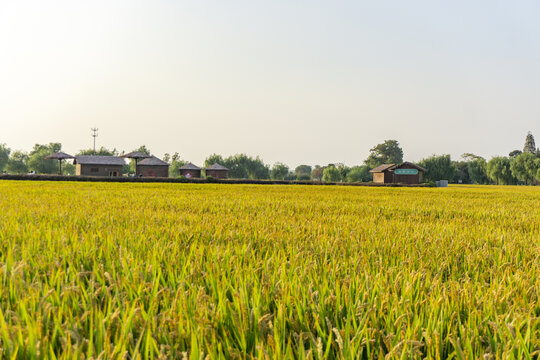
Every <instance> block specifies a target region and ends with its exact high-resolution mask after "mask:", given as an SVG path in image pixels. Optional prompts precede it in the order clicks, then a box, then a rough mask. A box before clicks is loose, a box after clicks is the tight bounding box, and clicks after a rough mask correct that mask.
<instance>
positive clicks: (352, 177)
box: [347, 165, 371, 182]
mask: <svg viewBox="0 0 540 360" xmlns="http://www.w3.org/2000/svg"><path fill="white" fill-rule="evenodd" d="M347 181H348V182H368V181H371V175H370V174H369V167H368V166H367V165H364V166H353V167H351V169H350V170H349V172H348V173H347Z"/></svg>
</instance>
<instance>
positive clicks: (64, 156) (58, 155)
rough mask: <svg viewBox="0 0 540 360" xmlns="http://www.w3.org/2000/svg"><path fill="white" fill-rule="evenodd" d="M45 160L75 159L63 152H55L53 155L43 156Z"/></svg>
mask: <svg viewBox="0 0 540 360" xmlns="http://www.w3.org/2000/svg"><path fill="white" fill-rule="evenodd" d="M45 159H57V160H63V159H75V157H73V156H71V155H69V154H66V153H65V152H61V151H60V152H57V153H54V154H51V155H49V156H45Z"/></svg>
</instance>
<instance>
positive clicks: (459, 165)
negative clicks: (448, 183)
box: [452, 161, 470, 184]
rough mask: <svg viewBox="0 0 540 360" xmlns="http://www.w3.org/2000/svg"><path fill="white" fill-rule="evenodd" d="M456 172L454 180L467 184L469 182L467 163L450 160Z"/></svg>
mask: <svg viewBox="0 0 540 360" xmlns="http://www.w3.org/2000/svg"><path fill="white" fill-rule="evenodd" d="M452 164H453V166H454V168H455V169H456V173H455V174H454V182H455V183H462V184H468V183H469V182H470V178H469V169H468V163H467V162H466V161H452Z"/></svg>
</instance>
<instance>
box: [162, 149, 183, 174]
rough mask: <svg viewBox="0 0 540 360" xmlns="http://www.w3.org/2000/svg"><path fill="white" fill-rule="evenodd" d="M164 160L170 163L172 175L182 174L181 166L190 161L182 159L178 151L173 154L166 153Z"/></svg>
mask: <svg viewBox="0 0 540 360" xmlns="http://www.w3.org/2000/svg"><path fill="white" fill-rule="evenodd" d="M163 161H165V162H167V163H169V164H170V166H169V176H170V177H177V176H180V168H181V167H182V166H184V165H185V164H187V163H188V162H187V161H185V160H182V159H181V158H180V155H179V154H178V153H177V152H175V153H174V154H173V155H172V156H171V155H169V154H165V155H164V156H163Z"/></svg>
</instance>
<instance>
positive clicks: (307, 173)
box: [294, 165, 312, 180]
mask: <svg viewBox="0 0 540 360" xmlns="http://www.w3.org/2000/svg"><path fill="white" fill-rule="evenodd" d="M311 171H312V169H311V166H309V165H298V166H297V167H296V169H294V176H295V177H296V180H310V179H311Z"/></svg>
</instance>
